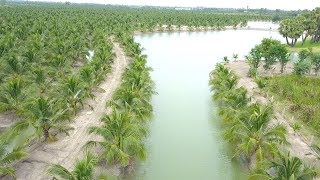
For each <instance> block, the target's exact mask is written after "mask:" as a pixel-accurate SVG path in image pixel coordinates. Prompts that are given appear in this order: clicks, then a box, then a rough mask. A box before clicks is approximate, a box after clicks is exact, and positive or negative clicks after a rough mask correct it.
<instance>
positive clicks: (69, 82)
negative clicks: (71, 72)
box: [62, 76, 85, 115]
mask: <svg viewBox="0 0 320 180" xmlns="http://www.w3.org/2000/svg"><path fill="white" fill-rule="evenodd" d="M62 93H63V95H64V97H65V98H66V101H67V104H68V105H69V107H71V109H72V111H73V114H74V115H77V113H78V105H79V104H80V105H81V107H83V101H84V98H85V92H84V88H83V85H82V84H81V82H80V80H79V79H78V78H76V77H75V76H70V77H68V78H67V79H66V80H65V81H64V83H63V85H62Z"/></svg>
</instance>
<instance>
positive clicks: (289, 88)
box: [265, 75, 320, 133]
mask: <svg viewBox="0 0 320 180" xmlns="http://www.w3.org/2000/svg"><path fill="white" fill-rule="evenodd" d="M265 80H266V81H267V83H268V86H267V89H268V91H270V92H272V94H273V95H274V96H275V97H277V98H278V99H279V100H280V101H281V102H283V103H284V104H285V105H286V106H287V107H288V110H289V111H290V113H292V114H293V115H295V118H296V119H297V120H300V121H302V122H303V123H304V124H306V125H308V126H309V127H312V128H313V129H314V130H315V131H316V132H318V133H320V131H319V128H320V104H319V101H320V91H319V88H320V79H319V78H315V77H303V76H296V75H288V76H274V77H269V78H265Z"/></svg>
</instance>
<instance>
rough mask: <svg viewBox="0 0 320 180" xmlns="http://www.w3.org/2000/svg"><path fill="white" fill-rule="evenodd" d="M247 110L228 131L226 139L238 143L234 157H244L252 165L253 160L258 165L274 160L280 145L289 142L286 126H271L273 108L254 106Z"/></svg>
mask: <svg viewBox="0 0 320 180" xmlns="http://www.w3.org/2000/svg"><path fill="white" fill-rule="evenodd" d="M247 109H248V110H247V111H246V112H244V113H243V115H242V117H240V119H238V120H235V121H234V122H235V123H234V125H233V126H232V127H231V128H230V129H228V130H227V133H226V138H227V139H229V140H231V141H232V142H235V143H237V145H236V152H235V154H234V157H236V156H239V155H244V156H245V157H246V160H247V161H248V165H251V163H252V162H253V160H255V162H256V164H257V163H259V162H262V161H263V160H264V159H266V158H274V157H275V156H276V154H277V153H278V145H279V144H283V143H287V141H286V137H285V135H286V129H285V127H284V126H282V125H273V126H270V124H269V122H270V120H271V118H272V116H273V112H272V107H271V106H262V105H259V104H253V105H251V106H250V107H249V108H247Z"/></svg>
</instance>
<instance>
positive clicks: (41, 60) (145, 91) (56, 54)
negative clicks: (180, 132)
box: [0, 3, 282, 179]
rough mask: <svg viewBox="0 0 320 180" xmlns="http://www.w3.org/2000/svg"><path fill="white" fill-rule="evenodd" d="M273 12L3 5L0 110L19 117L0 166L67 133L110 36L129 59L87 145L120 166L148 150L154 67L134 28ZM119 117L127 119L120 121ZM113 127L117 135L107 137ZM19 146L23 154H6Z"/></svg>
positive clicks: (220, 24)
mask: <svg viewBox="0 0 320 180" xmlns="http://www.w3.org/2000/svg"><path fill="white" fill-rule="evenodd" d="M279 13H280V14H281V12H279ZM265 14H267V15H265ZM281 16H282V15H281ZM271 18H272V14H269V13H263V12H261V13H260V14H257V13H229V14H224V13H211V12H208V11H205V10H203V11H202V10H194V11H176V10H173V9H158V8H128V7H118V6H97V5H88V6H81V5H73V4H70V3H66V4H59V3H58V4H45V3H27V5H25V4H24V3H20V4H14V3H10V4H8V5H5V6H0V22H1V23H0V92H1V93H0V112H1V113H12V114H14V115H15V116H17V122H16V124H14V125H12V127H11V128H9V129H8V130H7V131H5V132H2V134H1V135H0V136H1V137H0V138H1V140H2V141H3V142H2V143H1V144H0V149H1V153H0V154H1V158H2V157H3V158H4V159H5V160H4V161H1V164H0V165H1V166H0V167H1V168H2V167H4V168H6V169H7V171H4V170H1V174H0V175H3V174H11V175H13V174H14V170H13V169H12V168H11V165H12V164H13V163H14V161H15V160H19V159H21V158H22V157H25V154H24V153H20V152H23V149H24V147H25V146H27V145H28V144H29V143H30V142H31V141H39V140H44V141H45V142H51V141H58V140H59V139H57V138H56V137H55V134H57V133H59V132H60V133H61V132H62V133H66V134H67V135H68V131H69V130H70V129H71V128H70V126H69V122H70V121H72V119H73V118H74V117H75V116H76V115H77V114H78V113H79V111H80V110H81V109H82V108H83V107H84V106H86V104H85V100H86V99H88V98H94V96H93V91H94V90H95V89H96V87H97V86H98V85H99V83H100V82H101V81H102V80H103V79H105V77H106V74H108V72H110V70H111V64H112V63H113V58H114V54H113V52H112V48H113V45H112V42H111V39H113V38H114V40H115V41H117V42H119V43H121V44H122V45H123V47H124V49H125V53H126V55H128V56H130V57H131V58H132V59H133V61H132V62H131V64H130V67H129V68H128V69H127V71H126V73H125V75H124V77H123V83H122V86H121V87H120V88H119V90H118V91H117V92H116V94H115V95H114V97H113V100H112V102H110V103H109V104H108V105H110V106H111V107H112V108H113V113H111V114H109V115H106V116H105V117H104V118H103V119H102V124H103V125H102V126H100V127H93V128H92V129H91V133H95V134H97V135H100V136H101V137H102V138H103V141H102V142H90V143H89V144H91V145H93V144H96V145H100V148H101V149H102V150H103V151H104V152H107V153H110V154H103V155H101V154H100V155H96V154H93V156H98V158H97V161H100V160H102V159H106V160H107V161H108V163H110V164H112V163H115V164H116V163H119V162H120V164H121V165H122V167H123V170H125V168H126V167H128V166H130V164H131V162H132V161H133V160H135V159H144V157H145V150H144V142H143V141H144V138H145V137H146V135H147V122H148V121H147V120H148V119H150V117H151V114H152V106H151V105H150V98H151V95H152V94H153V93H154V91H153V86H154V85H153V83H152V81H151V79H150V76H149V71H150V70H151V69H150V68H149V67H147V66H146V57H145V56H143V55H141V52H142V50H141V48H140V46H139V44H137V43H135V42H134V39H133V37H132V35H133V33H134V32H137V31H140V32H147V31H154V30H156V29H158V28H162V29H163V30H172V29H173V27H174V26H175V27H178V28H179V27H180V28H181V27H182V26H187V27H189V28H190V29H192V30H197V29H203V28H204V27H205V28H207V29H223V28H224V27H225V26H237V25H239V24H240V25H245V24H246V23H247V21H249V20H270V19H271ZM234 59H237V58H236V57H234ZM117 122H122V123H123V124H124V125H125V126H118V127H117ZM111 129H112V130H114V131H116V132H117V133H120V135H113V136H109V135H110V133H111V131H110V130H111ZM124 132H125V133H124ZM132 134H134V135H132ZM5 137H10V138H5ZM13 140H14V143H13V142H12V141H13ZM13 144H14V145H13ZM6 147H8V148H6ZM2 150H3V151H2ZM16 152H17V153H20V156H17V157H16V158H13V159H11V160H8V161H7V160H6V159H7V158H6V156H7V155H10V154H11V153H16ZM22 155H23V156H22ZM1 158H0V159H1ZM81 162H82V161H81ZM65 172H67V171H65ZM69 174H70V173H69ZM71 174H72V175H73V176H72V177H74V176H77V175H74V173H73V172H72V173H71ZM74 178H75V179H76V177H74Z"/></svg>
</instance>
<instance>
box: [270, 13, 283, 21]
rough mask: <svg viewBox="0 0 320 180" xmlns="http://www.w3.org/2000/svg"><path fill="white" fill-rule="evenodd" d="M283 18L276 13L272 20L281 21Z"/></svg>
mask: <svg viewBox="0 0 320 180" xmlns="http://www.w3.org/2000/svg"><path fill="white" fill-rule="evenodd" d="M280 20H281V17H280V16H279V14H276V15H274V16H273V17H272V22H279V21H280Z"/></svg>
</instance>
